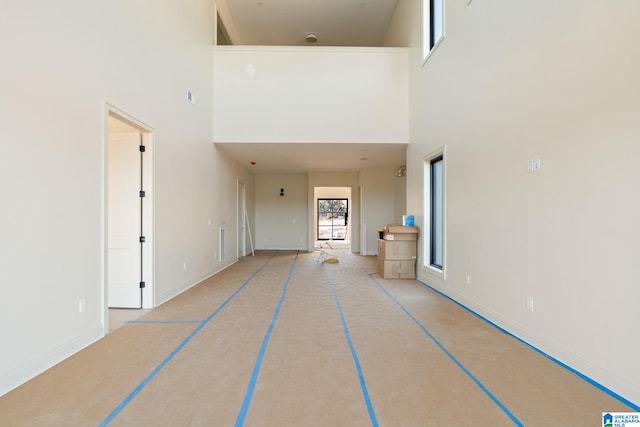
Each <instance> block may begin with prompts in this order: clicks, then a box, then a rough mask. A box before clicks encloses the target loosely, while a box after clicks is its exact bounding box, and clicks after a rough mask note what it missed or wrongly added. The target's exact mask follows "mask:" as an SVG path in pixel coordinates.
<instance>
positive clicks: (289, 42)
mask: <svg viewBox="0 0 640 427" xmlns="http://www.w3.org/2000/svg"><path fill="white" fill-rule="evenodd" d="M397 3H398V0H218V2H217V7H218V15H219V16H218V25H219V26H220V24H222V25H223V26H224V31H223V32H222V33H221V31H220V28H219V31H218V40H219V41H218V44H232V45H258V46H267V45H270V46H368V47H376V46H382V42H383V39H384V36H385V33H386V31H387V27H388V26H389V22H390V20H391V17H392V15H393V12H394V10H395V7H396V4H397ZM309 33H315V34H316V35H317V37H318V39H317V41H316V42H315V43H309V42H307V41H306V40H305V36H306V35H307V34H309ZM221 37H223V38H225V39H227V40H228V42H224V43H222V42H220V38H221ZM216 145H217V146H218V147H219V148H220V149H222V150H223V151H225V152H226V153H228V154H229V155H230V156H232V157H233V158H235V159H236V160H237V161H238V162H240V163H241V164H242V165H244V166H246V167H247V168H249V170H251V171H252V172H253V173H254V174H275V173H308V172H356V171H360V170H362V169H364V168H371V167H392V168H399V167H400V166H401V165H403V164H404V163H405V159H406V144H379V143H376V144H367V143H343V144H323V143H315V144H314V143H300V144H296V143H282V144H277V143H276V144H274V143H217V144H216Z"/></svg>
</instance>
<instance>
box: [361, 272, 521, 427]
mask: <svg viewBox="0 0 640 427" xmlns="http://www.w3.org/2000/svg"><path fill="white" fill-rule="evenodd" d="M356 263H358V261H357V260H356ZM358 265H359V266H360V268H361V269H362V270H364V271H365V272H366V273H367V276H369V278H370V279H371V280H372V281H373V282H374V283H375V284H376V285H377V286H378V287H379V288H380V289H381V290H382V291H383V292H384V293H385V294H386V295H387V296H388V297H389V298H390V299H391V300H392V301H393V302H394V303H396V305H397V306H398V307H400V309H401V310H402V311H404V312H405V314H406V315H407V316H409V318H410V319H411V320H413V322H414V323H415V324H416V325H418V327H419V328H420V329H422V331H423V332H424V333H425V334H427V336H428V337H429V338H430V339H431V340H432V341H433V342H434V343H435V344H436V345H437V346H438V347H439V348H440V350H442V351H443V352H444V354H446V355H447V357H449V359H451V360H452V361H453V363H455V364H456V365H457V366H458V367H459V368H460V369H461V370H462V372H464V373H465V374H466V375H467V376H468V377H469V378H470V379H471V380H472V381H473V382H474V383H476V385H477V386H478V387H479V388H480V389H481V390H482V391H483V392H484V393H485V394H486V395H487V396H489V398H490V399H491V400H492V401H493V403H495V404H496V405H497V406H498V407H499V408H500V409H501V410H502V412H504V413H505V414H506V415H507V416H508V417H509V418H510V419H511V421H513V423H514V424H515V425H517V426H524V424H523V423H522V422H521V421H520V420H518V418H516V416H515V415H513V414H512V413H511V411H509V409H507V407H506V406H505V405H504V404H503V403H502V402H500V400H499V399H498V398H497V397H496V396H494V394H493V393H491V392H490V391H489V389H488V388H487V387H485V385H484V384H482V382H481V381H480V380H479V379H477V378H476V377H475V376H474V375H473V374H472V373H471V372H470V371H469V370H468V369H467V368H466V367H465V366H464V365H463V364H462V363H460V361H458V359H456V358H455V356H454V355H453V354H451V352H450V351H449V350H447V348H446V347H445V346H444V345H442V344H441V343H440V341H438V339H437V338H436V337H435V336H433V334H431V332H429V331H428V330H427V328H425V327H424V326H423V325H422V323H420V322H419V321H418V319H416V318H415V317H414V316H413V315H412V314H411V313H410V312H409V311H408V310H407V309H406V308H405V307H404V306H403V305H402V304H401V303H400V302H399V301H398V300H397V299H395V298H394V297H393V295H391V293H389V291H387V290H386V289H385V288H384V286H382V285H381V284H380V282H378V280H376V278H375V277H373V276H372V275H371V274H369V273H368V272H367V270H365V269H364V267H362V265H361V264H360V263H358Z"/></svg>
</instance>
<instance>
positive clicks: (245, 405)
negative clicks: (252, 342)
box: [235, 251, 300, 427]
mask: <svg viewBox="0 0 640 427" xmlns="http://www.w3.org/2000/svg"><path fill="white" fill-rule="evenodd" d="M299 254H300V251H298V252H296V257H295V258H294V260H293V263H292V264H291V268H289V275H288V276H287V280H285V282H284V286H283V287H282V295H280V301H278V305H277V306H276V310H275V312H274V313H273V317H272V318H271V323H270V324H269V328H267V332H266V333H265V335H264V339H263V340H262V345H261V346H260V351H259V352H258V357H257V359H256V364H255V365H254V367H253V372H252V374H251V379H250V380H249V385H248V386H247V392H246V393H245V395H244V400H243V401H242V406H241V407H240V412H239V413H238V418H237V419H236V423H235V426H236V427H240V426H242V425H244V420H245V418H246V417H247V412H248V411H249V406H250V405H251V399H252V397H253V392H254V390H255V388H256V382H257V380H258V375H259V374H260V368H261V367H262V359H263V358H264V353H265V351H266V350H267V345H268V344H269V339H270V338H271V332H273V328H274V327H275V325H276V321H277V320H278V315H279V314H280V308H282V303H283V302H284V298H285V296H286V295H287V288H288V287H289V282H290V281H291V277H292V276H293V269H294V268H295V266H296V262H297V261H298V255H299Z"/></svg>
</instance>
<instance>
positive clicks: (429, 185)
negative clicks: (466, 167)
mask: <svg viewBox="0 0 640 427" xmlns="http://www.w3.org/2000/svg"><path fill="white" fill-rule="evenodd" d="M439 159H441V161H442V188H441V190H442V212H441V215H442V241H441V245H442V265H434V264H433V263H432V260H433V255H434V244H435V243H436V242H435V240H434V238H433V237H434V232H433V227H432V225H433V217H434V213H433V210H434V208H435V206H434V203H433V194H434V187H433V186H434V185H435V183H434V181H435V180H434V179H433V163H434V162H436V161H438V160H439ZM446 175H447V155H446V147H444V146H443V147H441V148H439V149H438V150H436V151H434V152H432V153H430V154H429V155H427V156H424V157H423V180H424V186H423V193H424V194H423V202H424V211H423V212H424V227H423V229H424V238H423V241H422V249H423V251H422V253H423V254H422V261H421V269H422V270H423V271H426V272H428V273H430V274H433V275H435V276H437V277H439V278H441V279H446V269H447V177H446Z"/></svg>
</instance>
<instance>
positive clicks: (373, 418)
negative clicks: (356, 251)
mask: <svg viewBox="0 0 640 427" xmlns="http://www.w3.org/2000/svg"><path fill="white" fill-rule="evenodd" d="M324 267H325V268H324V269H325V271H326V272H327V276H328V277H329V284H330V285H331V293H332V294H333V298H334V299H335V301H336V306H337V307H338V313H340V320H341V321H342V329H344V334H345V336H346V337H347V342H348V343H349V349H350V350H351V357H353V363H354V364H355V365H356V370H357V371H358V379H359V380H360V388H361V389H362V395H363V397H364V401H365V403H366V404H367V410H368V411H369V419H370V420H371V425H372V426H374V427H378V420H377V418H376V414H375V411H374V410H373V404H372V403H371V398H370V396H369V391H368V390H367V383H366V382H365V380H364V373H363V372H362V366H360V360H359V359H358V354H357V353H356V349H355V347H354V345H353V341H351V334H349V328H348V327H347V321H346V320H345V318H344V313H343V312H342V306H341V305H340V300H339V299H338V294H337V292H336V289H335V285H334V282H333V277H332V276H331V272H330V271H329V270H328V269H327V266H326V264H325V266H324Z"/></svg>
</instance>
